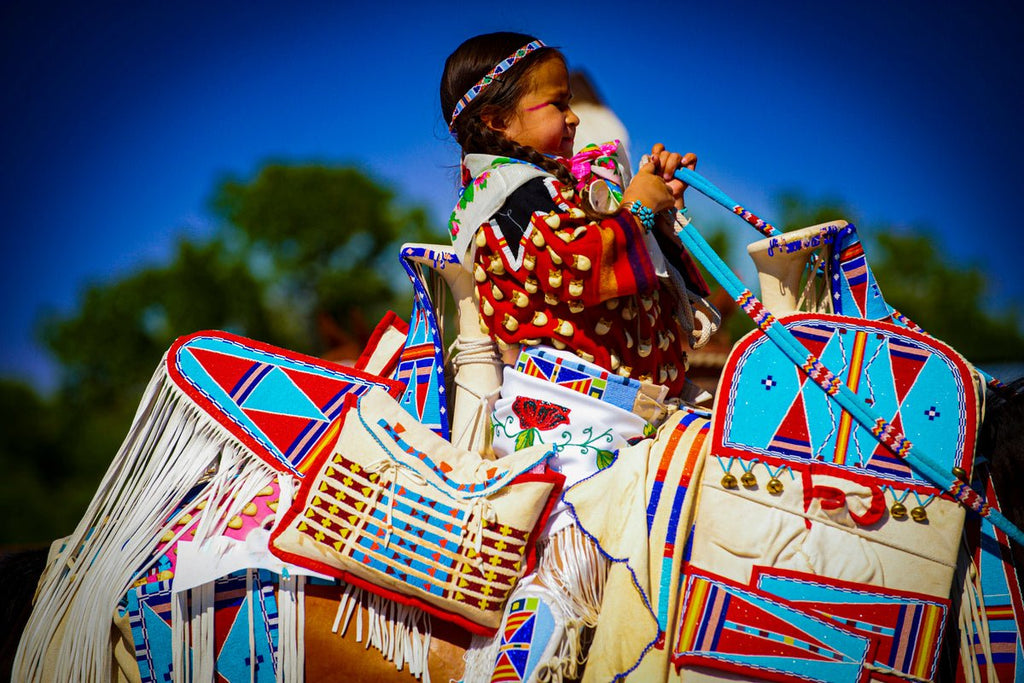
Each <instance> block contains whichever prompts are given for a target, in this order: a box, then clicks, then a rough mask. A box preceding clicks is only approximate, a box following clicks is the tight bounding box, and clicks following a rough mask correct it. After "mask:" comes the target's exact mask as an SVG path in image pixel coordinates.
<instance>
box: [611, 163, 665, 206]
mask: <svg viewBox="0 0 1024 683" xmlns="http://www.w3.org/2000/svg"><path fill="white" fill-rule="evenodd" d="M676 182H678V181H676ZM627 202H640V203H641V204H643V205H644V206H646V207H647V208H648V209H650V210H651V211H653V212H654V213H658V212H660V211H664V210H665V209H671V208H672V207H673V206H675V202H676V198H675V195H674V194H673V192H672V189H671V187H670V186H669V185H668V184H667V183H666V182H665V180H664V179H663V178H662V176H661V175H659V174H658V173H657V164H656V163H655V162H654V160H651V161H650V162H648V163H646V164H644V165H643V166H641V167H640V169H639V170H638V171H637V172H636V175H634V176H633V179H632V180H631V181H630V182H629V187H627V188H626V191H625V192H623V193H622V203H623V204H625V203H627Z"/></svg>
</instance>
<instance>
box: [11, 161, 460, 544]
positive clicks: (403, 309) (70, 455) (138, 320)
mask: <svg viewBox="0 0 1024 683" xmlns="http://www.w3.org/2000/svg"><path fill="white" fill-rule="evenodd" d="M210 206H211V210H212V213H213V215H214V216H215V217H216V218H217V219H218V225H217V228H216V230H215V233H214V235H213V236H212V237H211V238H209V239H208V240H205V241H188V240H180V241H179V242H178V244H177V246H176V249H175V251H174V253H173V255H172V257H171V258H170V259H169V261H168V262H167V263H165V264H162V265H152V266H148V267H143V268H140V269H139V270H138V271H136V272H134V273H132V274H130V275H127V276H125V277H123V278H120V279H117V280H114V281H111V282H105V283H98V284H92V285H90V286H88V287H87V288H86V289H85V290H84V292H83V294H82V296H81V298H80V300H79V304H78V308H77V310H75V311H73V312H72V313H70V314H68V315H64V314H58V313H50V314H48V315H46V316H44V317H43V319H42V321H41V323H40V330H41V337H42V340H43V342H44V344H45V345H46V346H47V347H48V348H49V350H50V351H51V352H52V353H53V355H54V356H55V358H56V359H57V361H58V362H59V363H60V366H61V380H60V385H59V387H58V389H57V390H56V392H55V394H54V395H53V396H52V397H50V398H48V399H43V398H41V397H40V396H39V395H38V394H37V393H36V392H35V391H34V390H33V389H32V388H31V387H29V386H27V385H24V384H22V383H17V382H0V407H3V408H4V409H6V411H7V412H6V413H5V414H6V415H7V416H8V418H7V419H6V422H7V424H6V425H5V427H4V428H3V430H2V433H0V463H2V464H3V466H4V467H5V470H6V471H7V472H8V473H9V476H8V477H6V479H5V481H6V483H7V491H6V492H5V495H4V496H2V497H0V498H2V499H3V503H0V506H2V507H0V509H3V508H6V509H7V511H9V512H15V511H18V510H21V511H22V513H21V514H14V515H13V516H12V515H7V516H5V520H8V521H5V522H4V523H3V526H0V543H25V542H41V541H47V540H50V539H52V538H54V537H56V536H60V535H64V534H67V533H69V532H70V531H71V530H72V529H73V526H74V523H75V522H76V521H77V519H78V518H79V517H80V516H81V514H82V511H83V510H84V508H85V506H86V505H87V504H88V501H89V499H90V498H91V495H92V491H93V490H94V489H95V486H96V483H97V482H98V481H99V480H100V478H101V476H102V474H103V472H104V471H105V470H106V467H107V465H108V464H109V463H110V460H111V458H112V457H113V454H114V453H116V451H117V449H118V447H119V446H120V444H121V441H122V440H123V438H124V436H125V435H126V434H127V431H128V427H129V426H130V424H131V420H132V417H133V415H134V413H135V408H136V404H137V402H138V400H139V397H140V396H141V395H142V393H143V390H144V388H145V385H146V383H147V382H148V381H149V379H150V377H151V376H152V374H153V371H154V369H155V368H156V366H157V364H158V363H159V361H160V358H161V357H162V355H163V353H164V352H165V350H166V349H167V348H168V347H169V346H170V344H171V342H173V340H174V339H175V338H177V337H179V336H181V335H184V334H189V333H191V332H195V331H197V330H202V329H222V330H227V331H230V332H234V333H236V334H240V335H244V336H247V337H251V338H254V339H258V340H260V341H264V342H267V343H270V344H275V345H277V346H282V347H285V348H288V349H292V350H295V351H298V352H300V353H307V354H311V355H318V356H322V355H324V354H326V353H327V352H329V351H330V350H331V348H332V347H333V346H335V345H337V344H338V343H339V334H340V335H342V336H344V334H345V332H346V331H347V330H348V329H349V328H351V327H352V326H353V325H364V324H365V321H369V322H370V324H371V325H372V324H373V323H375V322H376V320H378V319H379V318H380V317H381V316H382V315H383V313H384V312H385V311H386V310H387V309H389V308H391V309H394V310H395V311H396V312H398V313H399V314H400V315H405V316H407V315H408V312H409V310H410V309H411V299H412V298H411V286H410V285H409V281H408V279H407V277H406V275H405V272H404V271H403V270H402V269H401V266H400V264H399V262H398V248H399V246H400V245H401V244H402V243H403V242H407V241H437V240H439V239H443V235H442V234H441V233H440V232H439V231H437V230H433V231H432V230H430V229H429V227H428V223H429V221H428V219H427V215H426V212H425V211H424V210H423V209H422V208H420V207H415V206H414V207H406V206H402V205H399V204H398V202H397V201H396V199H395V195H394V193H393V192H392V191H391V190H390V189H389V188H387V187H385V186H383V185H382V184H380V183H379V182H377V181H375V180H373V179H372V178H370V177H368V176H367V175H365V174H364V173H363V172H361V171H359V170H357V169H354V168H349V167H328V166H320V165H312V166H309V165H307V166H294V165H286V164H280V163H272V164H268V165H266V166H264V167H262V168H261V169H259V171H258V172H257V173H256V174H255V175H254V177H253V178H251V179H240V178H236V177H229V178H225V179H223V180H222V181H221V182H219V183H218V184H217V186H216V188H215V190H214V192H213V196H212V198H211V200H210ZM366 332H367V333H368V330H367V331H366ZM356 336H357V337H358V336H359V335H356ZM363 341H365V339H363ZM26 511H30V512H31V517H26V515H25V514H24V513H25V512H26ZM25 519H31V520H32V523H31V524H25V523H24V520H25Z"/></svg>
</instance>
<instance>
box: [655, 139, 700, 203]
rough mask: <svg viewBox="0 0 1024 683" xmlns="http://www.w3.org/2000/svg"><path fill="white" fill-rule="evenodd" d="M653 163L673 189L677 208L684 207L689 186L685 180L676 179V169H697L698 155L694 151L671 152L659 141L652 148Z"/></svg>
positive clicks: (657, 172) (657, 171)
mask: <svg viewBox="0 0 1024 683" xmlns="http://www.w3.org/2000/svg"><path fill="white" fill-rule="evenodd" d="M651 163H653V164H654V173H656V174H658V175H660V176H661V177H662V179H663V180H664V181H665V183H666V184H667V185H668V187H669V189H670V190H671V192H672V197H673V199H674V205H675V208H677V209H682V208H683V207H684V206H686V202H685V201H684V200H683V193H684V192H686V188H687V187H688V186H687V184H686V183H684V182H683V181H681V180H676V177H675V176H676V171H677V170H679V169H680V168H688V169H690V170H691V171H693V170H696V168H697V155H696V154H694V153H693V152H687V153H686V154H679V153H678V152H669V151H668V150H666V149H665V145H663V144H661V143H660V142H659V143H657V144H655V145H654V147H652V148H651Z"/></svg>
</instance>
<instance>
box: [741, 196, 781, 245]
mask: <svg viewBox="0 0 1024 683" xmlns="http://www.w3.org/2000/svg"><path fill="white" fill-rule="evenodd" d="M732 212H733V213H734V214H736V215H737V216H739V217H740V218H742V219H743V220H745V221H746V222H748V223H750V224H751V225H752V226H754V229H756V230H757V231H758V232H759V233H761V234H762V235H764V236H765V237H771V236H773V235H778V234H779V233H780V230H779V229H778V228H776V227H775V226H774V225H772V224H771V223H769V222H768V221H766V220H764V219H763V218H759V217H757V216H755V215H754V214H753V213H751V212H750V211H748V210H747V209H744V208H743V207H742V206H740V205H739V204H737V205H736V206H734V207H732Z"/></svg>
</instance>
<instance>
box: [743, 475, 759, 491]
mask: <svg viewBox="0 0 1024 683" xmlns="http://www.w3.org/2000/svg"><path fill="white" fill-rule="evenodd" d="M740 483H741V484H743V486H744V488H748V489H752V488H754V487H755V486H757V477H755V476H754V473H753V472H750V471H747V472H744V473H743V476H742V477H740Z"/></svg>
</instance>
